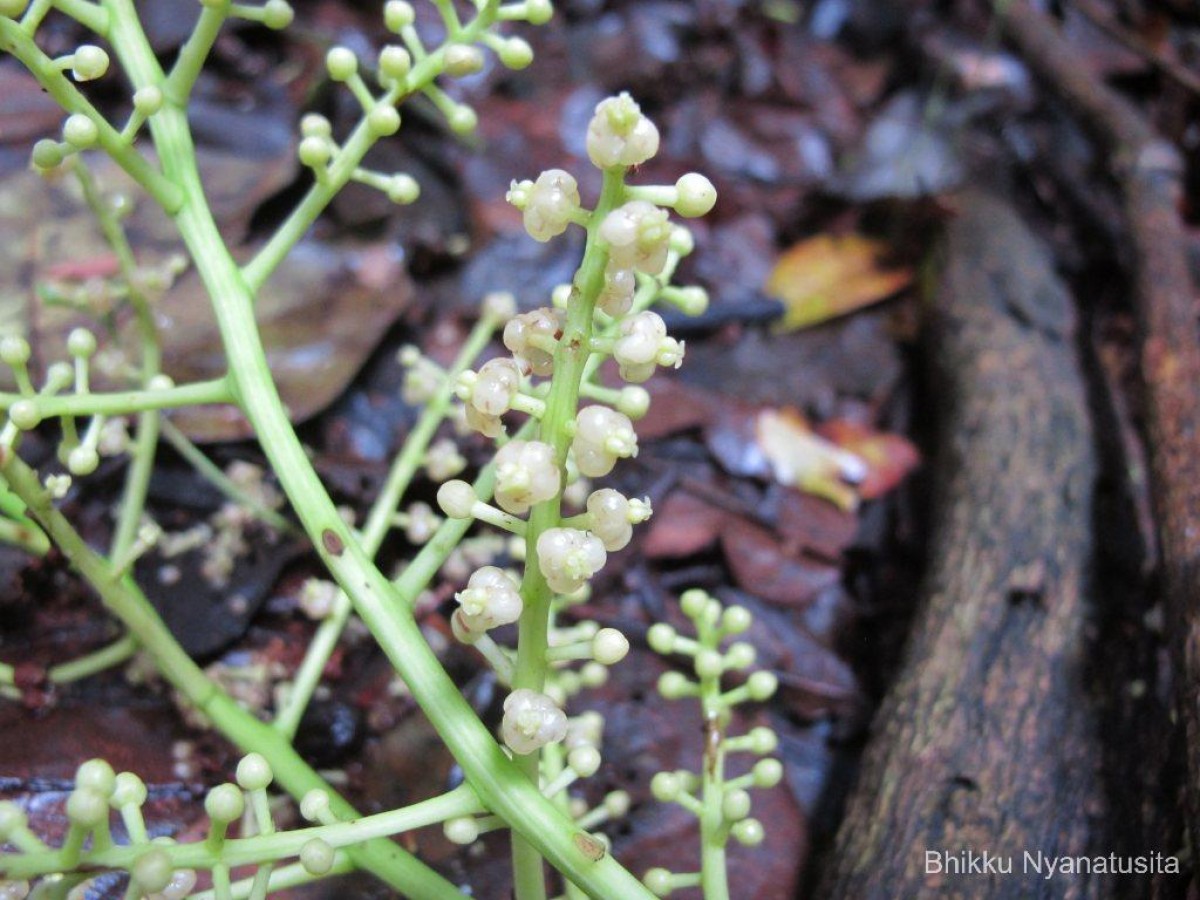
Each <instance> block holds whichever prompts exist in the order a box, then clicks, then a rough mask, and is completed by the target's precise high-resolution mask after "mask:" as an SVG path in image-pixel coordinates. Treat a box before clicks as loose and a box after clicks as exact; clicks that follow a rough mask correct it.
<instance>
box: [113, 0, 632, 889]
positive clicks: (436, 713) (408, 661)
mask: <svg viewBox="0 0 1200 900" xmlns="http://www.w3.org/2000/svg"><path fill="white" fill-rule="evenodd" d="M107 3H108V9H109V12H110V14H111V16H112V20H113V21H112V29H113V30H112V43H113V46H114V48H115V49H116V51H117V54H118V56H120V58H121V61H122V64H123V65H124V68H125V70H126V72H127V73H128V75H129V76H130V78H131V80H132V81H133V83H134V85H135V87H140V86H142V85H144V84H147V83H151V82H152V81H153V80H154V78H155V72H156V71H157V68H158V67H157V64H156V63H155V62H154V56H153V52H152V51H151V49H150V47H149V44H148V43H147V41H146V37H145V35H144V33H143V32H142V30H141V28H140V25H139V24H138V20H137V13H136V11H135V10H134V7H133V3H132V0H107ZM494 7H495V2H494V0H489V4H488V7H487V9H489V10H494ZM484 15H485V14H484V13H481V15H480V18H482V17H483V16H484ZM476 21H479V20H478V19H477V20H476ZM474 24H475V23H474V22H473V23H472V25H474ZM149 124H150V130H151V133H152V135H153V138H154V142H155V146H156V148H157V150H158V153H159V158H160V159H161V160H162V164H163V170H164V172H166V173H167V176H168V177H169V178H170V180H171V181H172V182H174V183H175V185H176V186H177V187H178V188H179V190H180V192H181V197H182V202H181V204H180V206H179V209H178V212H177V213H176V214H175V222H176V224H177V226H178V227H179V230H180V234H181V235H182V237H183V240H184V243H185V244H186V245H187V247H188V249H189V251H190V253H191V256H192V259H193V261H194V263H195V265H196V268H197V271H198V272H199V274H200V277H201V280H202V281H203V282H204V284H205V287H206V288H207V289H208V293H209V296H210V298H211V299H212V302H213V307H214V312H215V314H216V319H217V324H218V327H219V329H220V332H221V337H222V342H223V344H224V347H225V351H226V357H227V358H228V360H229V365H230V377H231V379H232V381H233V384H234V387H235V390H236V394H237V396H238V399H239V400H240V405H241V407H242V409H243V410H244V412H245V413H246V415H247V417H248V418H249V419H250V421H251V423H252V424H253V425H254V427H255V431H256V433H257V435H258V439H259V442H260V444H261V445H262V447H263V450H264V452H265V453H266V455H267V457H268V458H269V459H270V461H271V464H272V466H273V468H274V470H275V472H276V474H277V475H278V476H279V479H280V482H281V484H282V486H283V489H284V491H285V492H286V493H287V495H288V497H289V498H290V499H291V502H292V506H293V508H294V509H295V511H296V514H297V516H298V517H299V518H300V521H301V522H302V523H303V525H304V527H305V530H306V531H307V532H308V534H309V535H310V536H311V537H313V538H314V541H313V543H314V546H315V547H316V548H317V550H318V553H319V554H320V556H321V558H322V560H323V561H324V563H325V565H326V567H327V568H328V569H329V571H330V573H331V574H332V575H333V577H334V579H335V580H336V581H337V582H338V583H339V584H340V585H341V586H342V589H343V590H345V591H346V593H347V594H348V595H349V597H350V599H351V601H352V602H353V604H354V607H355V609H356V610H357V612H358V614H359V616H360V617H361V618H362V619H363V621H364V622H365V623H366V625H367V627H368V628H369V629H370V630H371V632H372V634H373V635H374V636H375V638H376V640H377V641H378V642H379V644H380V646H381V647H382V649H383V650H384V652H385V654H386V655H387V656H388V658H389V659H390V660H391V662H392V664H393V665H394V666H395V668H396V670H397V671H398V672H399V673H400V675H401V677H402V678H403V679H404V681H405V683H406V684H407V685H408V687H409V689H410V690H411V691H412V695H413V697H414V698H415V699H416V700H417V702H418V704H419V705H420V706H421V708H422V709H423V710H424V711H425V714H426V715H427V716H428V718H429V720H430V722H431V723H432V724H433V726H434V728H435V729H436V730H437V731H438V734H439V735H440V736H441V737H442V739H443V740H444V741H445V742H446V745H447V747H448V749H449V750H450V751H451V753H452V754H453V755H454V757H455V759H456V760H457V761H458V763H459V764H460V765H461V766H462V769H463V772H464V774H465V776H466V779H467V782H468V783H469V784H470V785H471V786H472V787H473V788H474V789H475V792H476V794H477V795H478V796H479V797H480V799H481V801H483V803H484V805H485V806H486V807H487V808H488V809H490V810H492V811H493V812H495V813H497V814H498V815H500V816H502V817H503V818H504V819H505V821H507V822H508V823H509V824H510V825H511V826H512V827H513V828H515V829H518V830H520V831H521V832H522V833H523V834H524V836H525V837H526V838H527V839H528V840H530V841H531V842H533V843H534V844H535V845H536V846H537V847H538V849H539V850H540V851H541V852H542V853H543V854H544V855H545V856H547V857H548V858H549V859H551V860H552V861H553V862H554V864H555V865H556V866H557V867H558V868H559V869H560V870H561V871H563V872H564V874H566V876H567V877H569V878H571V879H572V880H573V881H575V882H576V883H577V884H579V885H580V886H581V887H583V888H584V889H585V890H587V891H588V892H589V893H592V894H594V895H595V896H599V897H621V898H629V900H634V898H648V897H649V894H648V892H647V891H646V890H645V888H643V887H642V885H641V883H640V882H639V881H638V880H637V879H635V878H634V877H633V876H632V875H631V874H630V873H629V872H627V871H626V870H625V869H624V868H623V867H622V866H621V865H620V864H619V863H617V862H616V860H614V859H613V858H612V857H611V856H610V855H609V854H608V853H607V852H606V851H605V849H604V847H603V845H602V844H600V843H599V842H598V841H597V840H596V839H595V838H593V837H591V836H590V835H588V834H586V833H584V832H582V831H581V830H580V829H578V828H576V827H575V826H574V823H572V822H571V821H570V820H569V819H568V818H566V817H565V816H563V815H562V814H561V813H560V812H559V811H558V810H557V809H555V808H554V806H553V805H552V804H550V803H548V802H547V801H546V799H545V798H544V797H542V795H541V793H540V792H539V791H538V789H537V786H536V785H535V784H534V783H533V782H531V781H530V780H529V779H528V777H526V775H524V774H523V773H522V772H521V771H519V770H518V769H517V767H516V766H515V765H514V764H513V762H512V761H511V760H510V759H509V758H508V756H507V755H506V754H505V753H504V751H503V750H502V749H501V748H500V746H499V745H498V744H497V743H496V741H495V740H494V738H493V737H492V735H491V734H490V733H489V731H488V729H487V728H486V727H485V726H484V725H483V723H482V722H480V721H479V719H478V717H477V716H476V715H475V712H474V710H472V708H471V706H470V704H469V703H467V701H466V700H465V699H464V698H463V696H462V695H461V694H460V693H459V691H458V688H457V687H456V685H455V684H454V682H453V681H452V680H451V679H450V677H449V675H448V674H447V673H446V671H445V670H444V669H443V668H442V666H441V663H440V662H439V661H438V659H437V657H436V655H435V654H434V653H433V651H432V650H431V649H430V647H429V645H428V644H427V643H426V642H425V639H424V636H423V635H422V633H421V629H420V626H419V625H418V624H417V622H416V621H415V620H414V618H413V616H412V614H411V611H410V610H409V608H408V606H407V604H405V603H404V602H403V598H402V597H400V596H398V594H397V592H396V589H395V588H394V587H393V586H392V584H391V583H390V582H389V581H388V580H387V579H386V578H385V577H384V576H383V575H382V574H381V573H380V572H379V570H378V569H377V568H376V567H375V565H374V564H373V563H372V562H371V559H370V557H369V556H368V555H367V553H366V552H365V551H364V550H363V548H362V545H361V544H360V543H359V542H358V540H357V538H356V537H355V536H354V535H353V534H352V533H351V530H350V529H349V527H348V526H347V525H346V523H345V522H344V521H342V519H341V517H340V516H339V515H338V512H337V508H336V506H335V505H334V503H333V501H332V500H331V499H330V497H329V494H328V493H327V492H326V490H325V488H324V486H323V485H322V484H321V481H320V479H319V478H318V477H317V474H316V472H315V471H314V470H313V468H312V465H311V463H310V462H309V460H308V457H307V455H306V454H305V452H304V447H303V445H302V444H301V443H300V440H299V439H298V437H297V436H296V433H295V431H294V429H293V428H292V426H291V423H290V422H289V421H288V417H287V413H286V412H285V410H284V407H283V403H282V401H281V400H280V397H279V394H278V391H277V389H276V386H275V383H274V380H273V379H272V377H271V372H270V369H269V367H268V365H267V359H266V353H265V351H264V348H263V345H262V339H261V336H260V334H259V332H258V327H257V324H256V322H255V320H254V296H253V291H252V290H251V288H250V286H249V285H248V284H247V281H246V280H245V279H244V278H243V276H242V271H241V270H240V269H239V267H238V266H237V264H236V262H235V261H234V259H233V257H232V256H231V255H230V253H229V250H228V248H227V247H226V245H225V243H224V241H223V240H222V239H221V236H220V233H219V232H218V230H217V227H216V223H215V222H214V221H213V217H212V214H211V212H210V210H209V208H208V203H207V201H206V199H205V196H204V192H203V188H202V186H201V182H200V175H199V172H198V170H197V168H196V154H195V148H194V146H193V144H192V138H191V134H190V132H189V130H188V124H187V118H186V116H185V115H184V113H183V111H182V110H179V109H176V108H174V107H164V109H163V110H161V111H160V112H159V113H158V114H157V115H155V116H153V117H151V119H150V123H149ZM351 169H353V166H352V167H351ZM599 274H600V276H601V277H602V276H603V272H602V271H601V272H600V273H599ZM263 730H264V731H267V732H270V733H271V735H272V737H273V738H274V739H275V740H277V741H280V742H282V743H283V744H284V745H285V746H287V741H286V738H284V737H283V736H282V735H280V734H279V733H278V732H276V731H275V730H274V729H273V728H271V727H270V726H266V725H264V726H263Z"/></svg>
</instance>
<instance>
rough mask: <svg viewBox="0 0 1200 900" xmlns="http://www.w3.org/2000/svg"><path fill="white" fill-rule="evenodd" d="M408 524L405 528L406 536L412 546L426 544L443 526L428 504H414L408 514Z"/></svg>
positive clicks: (409, 508)
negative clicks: (440, 526)
mask: <svg viewBox="0 0 1200 900" xmlns="http://www.w3.org/2000/svg"><path fill="white" fill-rule="evenodd" d="M406 516H407V523H406V524H405V526H404V536H405V537H406V538H407V539H408V541H409V543H412V544H418V545H420V544H424V543H426V542H427V541H428V540H429V539H430V538H431V537H433V535H434V532H436V531H437V529H438V526H439V525H441V524H442V520H441V518H439V517H438V516H437V514H435V513H434V511H433V507H431V506H430V505H429V504H428V503H420V502H418V503H413V504H412V505H410V506H409V507H408V512H407V513H406Z"/></svg>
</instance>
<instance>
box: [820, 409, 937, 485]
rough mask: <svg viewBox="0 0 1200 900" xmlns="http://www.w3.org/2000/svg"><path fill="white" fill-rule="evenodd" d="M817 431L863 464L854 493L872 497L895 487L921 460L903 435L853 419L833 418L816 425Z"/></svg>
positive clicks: (919, 454) (919, 455)
mask: <svg viewBox="0 0 1200 900" xmlns="http://www.w3.org/2000/svg"><path fill="white" fill-rule="evenodd" d="M817 433H818V434H820V435H821V436H822V437H824V438H826V439H828V440H830V441H833V443H835V444H837V445H838V446H839V447H841V448H842V449H843V450H848V451H850V452H851V453H853V454H854V455H855V456H857V457H858V458H859V459H861V460H862V461H863V462H864V463H866V465H867V473H866V476H865V477H864V478H863V480H862V482H861V483H859V484H858V486H857V487H858V496H859V497H861V498H862V499H863V500H874V499H875V498H877V497H881V496H883V495H884V494H886V493H887V492H888V491H890V490H892V489H893V488H895V487H896V486H897V485H898V484H900V482H901V481H903V480H904V479H905V477H906V476H907V475H908V474H909V472H911V471H912V470H913V469H915V468H916V467H917V466H918V465H919V464H920V462H921V453H920V451H919V450H917V448H916V447H915V446H914V445H913V443H912V441H910V440H908V439H907V438H906V437H904V436H903V435H899V434H891V433H889V432H884V431H876V430H874V429H873V428H868V427H867V426H865V425H860V424H858V423H857V422H850V421H847V420H845V419H834V420H832V421H829V422H822V423H821V424H820V425H819V426H817Z"/></svg>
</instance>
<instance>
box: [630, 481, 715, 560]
mask: <svg viewBox="0 0 1200 900" xmlns="http://www.w3.org/2000/svg"><path fill="white" fill-rule="evenodd" d="M656 505H657V504H656ZM728 520H729V514H728V513H726V512H725V511H724V510H720V509H717V507H715V506H713V505H712V504H711V503H706V502H704V501H703V500H701V499H700V498H699V497H696V496H695V495H694V494H692V493H691V492H690V491H686V490H676V491H672V492H671V493H670V494H668V495H667V499H666V501H665V502H664V503H663V504H662V508H661V509H656V510H655V514H654V516H653V517H652V518H651V519H650V531H649V532H648V533H647V534H646V537H645V539H644V540H643V541H642V542H641V548H642V552H643V553H645V554H646V558H647V559H682V558H683V557H686V556H692V555H693V554H696V553H699V552H700V551H701V550H704V549H706V548H707V547H710V546H711V545H712V544H713V543H715V542H716V540H717V537H718V536H719V534H720V531H721V526H722V525H723V524H724V523H725V522H726V521H728Z"/></svg>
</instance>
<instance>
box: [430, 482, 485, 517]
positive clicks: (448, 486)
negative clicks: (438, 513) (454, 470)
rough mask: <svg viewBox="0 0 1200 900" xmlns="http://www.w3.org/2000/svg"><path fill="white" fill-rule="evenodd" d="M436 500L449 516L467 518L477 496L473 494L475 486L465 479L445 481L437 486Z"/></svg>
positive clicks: (477, 500)
mask: <svg viewBox="0 0 1200 900" xmlns="http://www.w3.org/2000/svg"><path fill="white" fill-rule="evenodd" d="M437 502H438V506H440V507H441V508H442V512H444V513H445V514H446V515H448V516H449V517H450V518H452V519H469V518H471V510H472V509H474V508H475V504H476V503H478V502H479V497H477V496H476V495H475V488H473V487H471V485H469V484H467V483H466V482H465V481H457V480H456V481H447V482H446V483H445V484H443V485H442V486H441V487H440V488H438V493H437Z"/></svg>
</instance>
